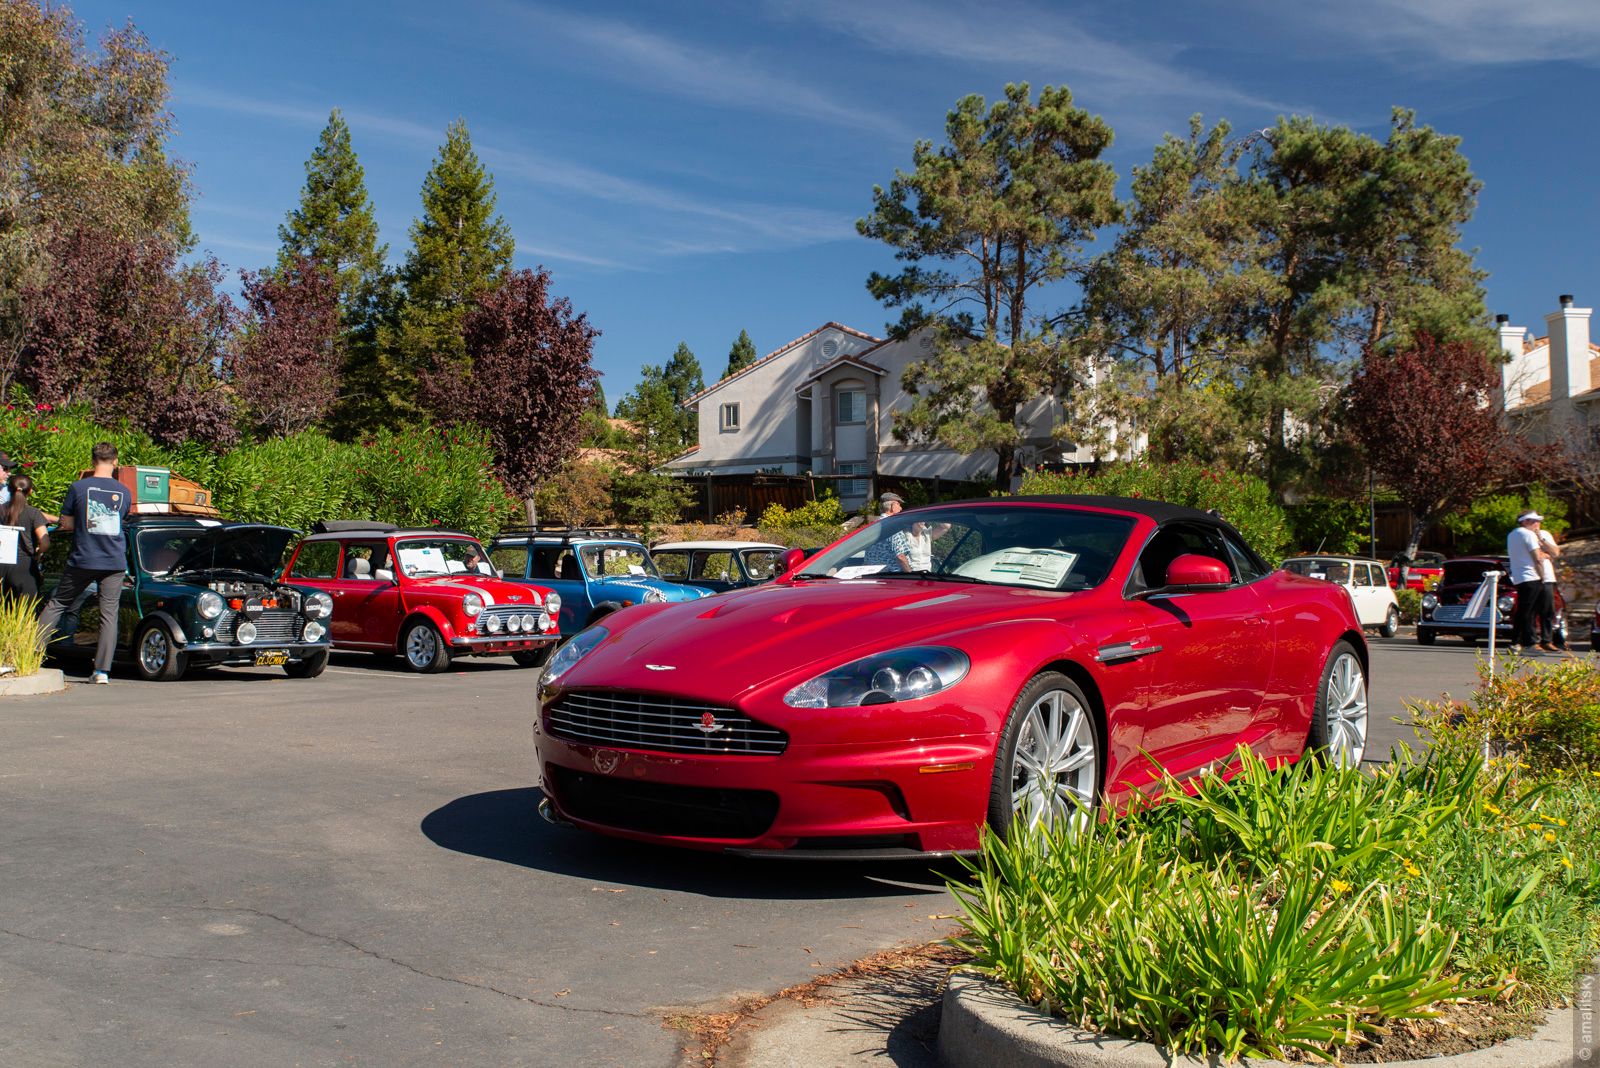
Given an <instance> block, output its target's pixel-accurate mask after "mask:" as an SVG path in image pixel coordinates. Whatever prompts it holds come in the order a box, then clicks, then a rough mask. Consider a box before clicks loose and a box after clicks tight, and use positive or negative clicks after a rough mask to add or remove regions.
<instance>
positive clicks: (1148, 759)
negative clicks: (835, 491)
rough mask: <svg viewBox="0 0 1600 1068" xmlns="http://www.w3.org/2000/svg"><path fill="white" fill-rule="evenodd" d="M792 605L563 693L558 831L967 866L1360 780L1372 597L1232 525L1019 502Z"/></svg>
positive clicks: (567, 679) (831, 572) (1147, 504)
mask: <svg viewBox="0 0 1600 1068" xmlns="http://www.w3.org/2000/svg"><path fill="white" fill-rule="evenodd" d="M786 565H787V566H788V567H789V568H791V570H790V571H789V572H788V573H786V574H785V575H783V576H782V577H781V578H780V579H778V580H777V581H776V582H774V583H771V584H768V585H763V586H756V587H752V588H750V589H744V590H735V591H733V592H731V593H725V594H721V595H719V596H717V597H714V598H710V599H708V600H704V601H689V602H685V603H681V604H644V605H638V606H635V607H632V608H629V609H627V610H625V611H623V612H618V613H617V614H616V615H614V616H610V617H607V618H606V619H605V620H604V621H603V622H601V623H597V624H596V625H594V626H591V627H589V628H588V629H587V630H584V631H581V632H580V633H578V634H577V635H575V636H574V637H573V638H572V639H571V640H570V641H569V642H568V643H567V644H566V645H564V646H562V647H561V648H559V649H558V650H556V652H555V653H554V654H553V655H552V656H551V658H550V661H549V663H548V665H547V666H546V668H545V673H544V675H543V677H542V678H541V680H540V688H539V702H538V707H537V714H536V716H535V726H534V740H535V744H536V751H537V755H538V765H539V775H540V780H541V786H542V788H543V791H544V795H545V799H544V801H543V802H542V803H541V813H542V814H543V815H544V816H545V818H546V819H548V820H551V821H565V822H570V823H574V824H577V825H579V826H582V827H585V828H588V829H590V830H596V831H602V832H604V833H607V834H613V835H619V836H623V837H628V838H635V839H643V840H648V841H654V842H665V843H670V844H675V845H682V846H690V847H694V848H700V849H717V850H728V851H731V852H737V853H746V854H777V853H781V854H784V855H788V856H795V855H806V854H815V855H834V856H838V855H845V856H855V857H866V856H895V855H909V854H917V853H942V852H953V851H964V850H971V849H973V848H975V847H976V846H977V844H978V835H979V830H980V828H981V827H982V826H983V825H984V824H985V823H987V824H988V825H989V826H990V827H992V828H994V829H995V830H996V831H998V832H999V833H1001V834H1007V833H1012V832H1013V831H1014V830H1015V829H1017V828H1019V827H1036V826H1041V825H1049V824H1055V823H1057V822H1059V821H1067V820H1083V819H1086V818H1088V817H1089V814H1090V813H1091V812H1092V811H1093V810H1094V808H1095V806H1097V805H1101V804H1107V805H1113V806H1115V805H1121V804H1125V803H1126V802H1128V801H1129V800H1131V799H1132V798H1134V797H1135V796H1137V794H1138V793H1139V792H1141V791H1148V790H1150V789H1152V788H1153V784H1155V783H1156V782H1158V781H1159V778H1160V776H1161V774H1162V772H1163V771H1166V772H1170V773H1171V774H1173V775H1175V776H1178V777H1179V778H1180V779H1181V778H1187V777H1193V776H1196V775H1200V774H1203V773H1206V772H1212V771H1215V772H1220V773H1222V774H1227V770H1228V768H1229V766H1230V761H1231V759H1232V757H1233V754H1234V752H1235V749H1236V747H1238V746H1240V745H1248V746H1250V747H1251V748H1252V749H1254V750H1255V751H1256V752H1257V753H1259V754H1260V755H1261V756H1262V757H1264V758H1265V759H1266V760H1267V761H1269V762H1270V763H1274V764H1290V763H1293V762H1295V761H1297V760H1300V759H1301V757H1302V755H1303V754H1305V753H1306V752H1308V751H1309V752H1313V753H1319V754H1323V755H1324V756H1325V758H1326V759H1329V760H1332V761H1334V762H1337V763H1339V764H1343V765H1354V764H1356V763H1358V762H1359V761H1360V760H1361V759H1362V755H1363V753H1364V751H1365V749H1366V742H1367V687H1366V679H1367V646H1366V642H1365V640H1364V639H1363V638H1362V635H1361V624H1360V622H1359V621H1358V620H1357V619H1356V617H1355V614H1354V611H1353V610H1352V608H1351V603H1350V597H1349V595H1348V594H1347V593H1346V592H1345V591H1344V590H1343V589H1341V588H1340V587H1337V586H1334V585H1331V584H1330V583H1327V582H1321V581H1318V580H1316V579H1310V578H1304V577H1301V576H1299V575H1292V574H1289V573H1287V572H1284V571H1274V570H1273V569H1272V568H1270V567H1268V566H1267V564H1265V563H1264V562H1263V561H1262V560H1261V559H1260V557H1258V556H1257V555H1256V554H1255V553H1254V552H1253V551H1252V550H1251V549H1250V548H1249V546H1248V545H1247V544H1246V542H1245V541H1244V539H1243V538H1242V537H1240V535H1239V533H1238V532H1237V531H1235V530H1234V529H1233V528H1232V527H1230V526H1229V525H1227V524H1226V523H1224V522H1222V521H1220V520H1219V519H1217V518H1215V517H1214V516H1211V515H1209V514H1207V513H1205V512H1200V511H1196V510H1194V509H1190V508H1180V507H1176V506H1173V505H1166V504H1158V503H1154V502H1151V501H1141V500H1127V499H1123V498H1116V497H1010V498H998V499H993V500H984V501H971V502H965V503H959V504H946V505H935V506H932V507H927V508H918V509H913V510H910V511H906V512H901V513H900V514H898V515H895V516H891V517H888V518H885V519H880V520H879V521H877V522H875V523H871V524H869V525H867V526H865V527H863V528H861V529H859V530H857V531H856V532H855V533H853V534H851V535H850V536H848V537H847V538H845V539H843V540H842V541H839V542H837V543H835V544H834V545H832V546H830V547H828V548H827V549H824V550H822V551H821V552H820V553H818V554H816V555H815V556H813V557H812V558H811V559H809V560H806V561H804V562H798V561H796V560H795V559H793V558H790V559H788V560H786Z"/></svg>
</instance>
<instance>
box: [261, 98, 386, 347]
mask: <svg viewBox="0 0 1600 1068" xmlns="http://www.w3.org/2000/svg"><path fill="white" fill-rule="evenodd" d="M278 240H279V241H280V242H282V248H280V249H279V250H278V268H279V270H283V269H285V268H288V267H291V266H292V265H294V264H295V263H297V262H298V261H300V260H315V261H317V262H319V263H321V264H322V265H323V266H325V267H327V268H328V269H329V270H331V271H332V272H333V274H334V277H335V279H336V280H337V281H338V283H339V311H340V314H341V315H342V316H343V318H344V321H345V323H346V325H347V327H349V326H354V325H355V324H356V322H357V319H358V316H359V314H360V311H361V306H362V302H363V298H364V295H365V294H366V293H367V292H368V291H369V290H370V289H371V288H372V286H373V284H374V282H375V280H376V279H377V276H378V273H379V272H380V271H381V270H382V269H383V261H384V257H386V256H387V255H388V254H389V246H388V245H380V244H378V221H377V219H376V218H375V217H374V216H373V211H372V201H371V199H370V198H369V197H368V196H367V181H366V173H365V172H364V171H363V170H362V168H361V161H360V160H358V159H357V158H356V154H355V150H354V149H353V148H351V146H350V127H349V126H348V125H347V124H346V123H345V121H344V116H343V115H342V114H341V113H340V112H339V109H338V108H334V109H333V111H332V113H331V114H329V116H328V125H327V126H325V127H323V129H322V136H321V137H319V138H318V139H317V147H316V148H315V149H313V150H312V152H311V158H310V159H308V160H306V184H305V186H304V187H303V188H302V189H301V190H300V206H299V207H297V208H295V209H294V210H293V211H291V212H290V213H289V215H288V218H286V219H285V220H284V223H283V225H282V226H280V227H278Z"/></svg>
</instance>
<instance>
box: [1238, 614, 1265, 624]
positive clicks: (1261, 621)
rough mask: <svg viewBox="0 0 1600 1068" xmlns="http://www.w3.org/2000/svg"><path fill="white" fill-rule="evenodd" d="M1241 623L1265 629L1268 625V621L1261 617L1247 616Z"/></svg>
mask: <svg viewBox="0 0 1600 1068" xmlns="http://www.w3.org/2000/svg"><path fill="white" fill-rule="evenodd" d="M1239 622H1241V623H1243V624H1244V625H1245V626H1247V627H1264V626H1266V625H1267V621H1266V620H1265V619H1263V618H1261V617H1260V616H1245V617H1244V618H1243V619H1241V620H1240V621H1239Z"/></svg>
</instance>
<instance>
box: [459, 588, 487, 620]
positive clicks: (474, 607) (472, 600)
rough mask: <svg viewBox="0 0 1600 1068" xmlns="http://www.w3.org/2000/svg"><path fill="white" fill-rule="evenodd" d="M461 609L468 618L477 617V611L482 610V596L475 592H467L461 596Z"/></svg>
mask: <svg viewBox="0 0 1600 1068" xmlns="http://www.w3.org/2000/svg"><path fill="white" fill-rule="evenodd" d="M461 611H462V612H463V613H465V614H466V617H467V618H468V619H477V618H478V613H479V612H482V611H483V598H482V597H481V596H479V595H478V594H476V593H469V594H467V595H466V596H465V597H463V598H461Z"/></svg>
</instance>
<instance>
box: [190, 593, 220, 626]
mask: <svg viewBox="0 0 1600 1068" xmlns="http://www.w3.org/2000/svg"><path fill="white" fill-rule="evenodd" d="M226 607H227V603H226V602H225V601H223V599H222V596H221V595H220V594H218V593H217V592H216V591H215V590H206V591H205V592H203V593H202V594H200V596H199V598H198V599H196V600H195V602H194V610H195V612H196V613H198V614H199V616H200V618H201V619H216V618H217V617H218V616H220V615H221V614H222V610H223V609H224V608H226Z"/></svg>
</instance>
